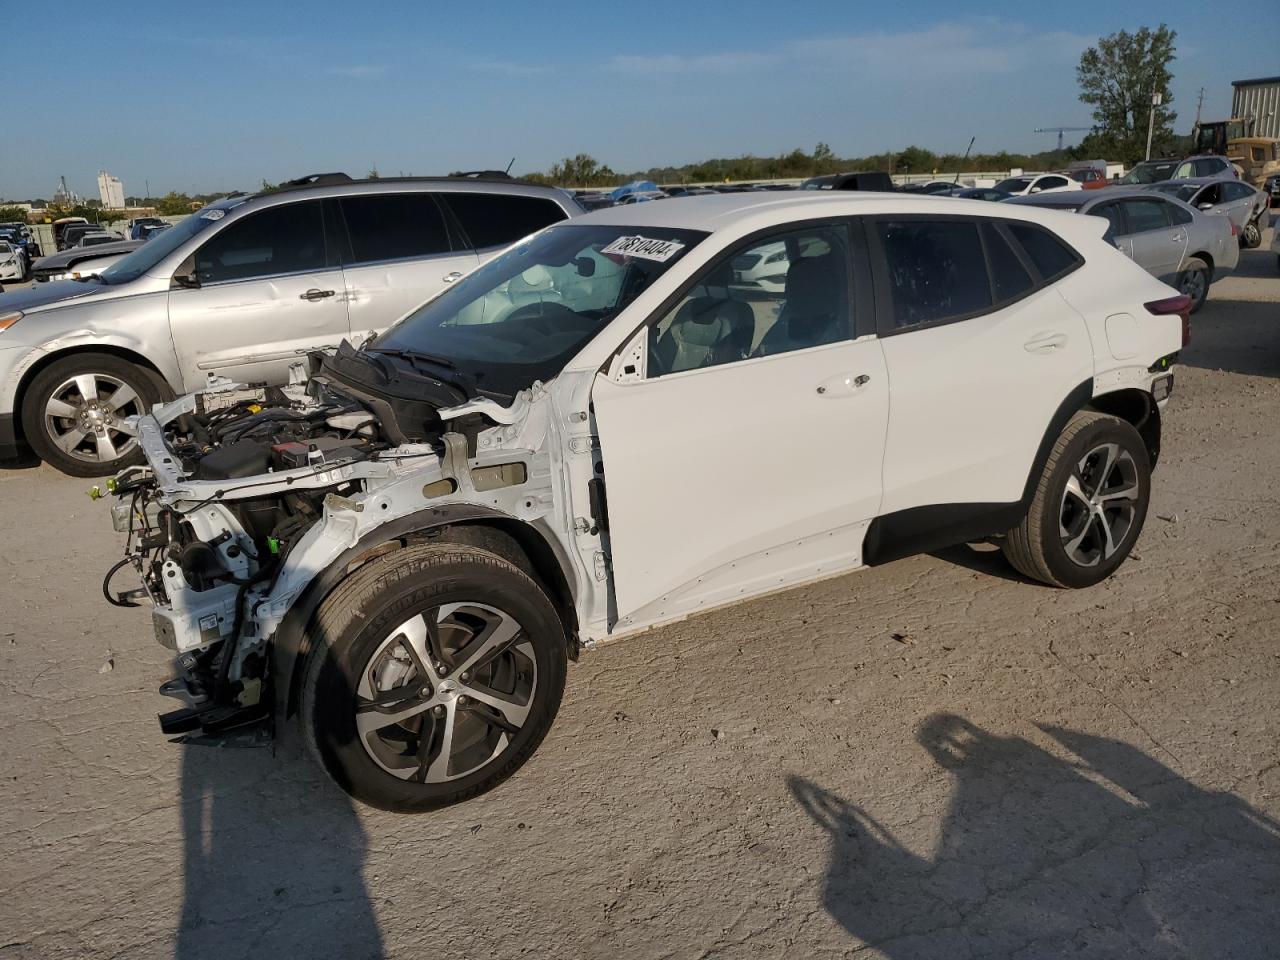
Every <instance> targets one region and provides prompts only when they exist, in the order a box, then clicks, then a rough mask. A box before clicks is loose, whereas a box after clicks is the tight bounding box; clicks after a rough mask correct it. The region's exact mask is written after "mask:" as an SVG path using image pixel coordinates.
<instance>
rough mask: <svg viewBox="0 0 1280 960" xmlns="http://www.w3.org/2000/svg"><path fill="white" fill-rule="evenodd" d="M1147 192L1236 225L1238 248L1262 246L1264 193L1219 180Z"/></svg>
mask: <svg viewBox="0 0 1280 960" xmlns="http://www.w3.org/2000/svg"><path fill="white" fill-rule="evenodd" d="M1147 189H1148V190H1152V191H1155V192H1157V193H1163V194H1166V195H1168V196H1171V197H1177V198H1178V199H1179V200H1181V201H1182V202H1183V203H1187V204H1190V205H1191V206H1193V207H1195V208H1196V209H1197V210H1200V211H1203V212H1204V213H1212V214H1221V215H1222V216H1225V217H1227V218H1228V219H1229V220H1230V221H1231V222H1232V223H1234V224H1235V225H1236V230H1237V232H1238V233H1239V235H1240V246H1242V247H1245V248H1247V249H1250V250H1252V249H1253V248H1254V247H1256V246H1258V245H1259V244H1260V243H1262V221H1261V218H1262V215H1263V213H1265V212H1266V211H1267V209H1268V208H1269V207H1270V205H1271V204H1270V200H1269V198H1268V197H1267V195H1266V194H1265V193H1263V192H1262V191H1261V190H1258V189H1256V188H1254V187H1252V186H1250V185H1249V184H1247V183H1245V182H1244V181H1243V180H1224V179H1222V178H1220V177H1215V178H1197V179H1188V180H1165V181H1163V182H1161V183H1153V184H1152V185H1151V186H1149V187H1147Z"/></svg>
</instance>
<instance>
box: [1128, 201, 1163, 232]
mask: <svg viewBox="0 0 1280 960" xmlns="http://www.w3.org/2000/svg"><path fill="white" fill-rule="evenodd" d="M1167 209H1168V204H1165V203H1162V202H1161V201H1159V200H1126V201H1125V203H1124V212H1125V216H1126V217H1128V219H1129V232H1130V233H1147V232H1148V231H1151V230H1163V229H1164V228H1166V227H1167V226H1169V215H1168V214H1167V213H1166V212H1165V211H1166V210H1167Z"/></svg>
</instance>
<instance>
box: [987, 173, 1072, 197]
mask: <svg viewBox="0 0 1280 960" xmlns="http://www.w3.org/2000/svg"><path fill="white" fill-rule="evenodd" d="M995 189H997V190H1003V191H1004V192H1005V193H1007V194H1009V195H1010V196H1013V197H1027V196H1030V195H1031V194H1033V193H1058V192H1059V191H1062V190H1083V189H1084V188H1083V187H1082V186H1080V182H1079V181H1078V180H1072V179H1071V178H1070V177H1068V176H1066V175H1064V174H1061V173H1041V174H1032V173H1028V174H1025V175H1022V176H1017V177H1008V178H1006V179H1004V180H1001V181H1000V182H999V183H997V184H996V186H995Z"/></svg>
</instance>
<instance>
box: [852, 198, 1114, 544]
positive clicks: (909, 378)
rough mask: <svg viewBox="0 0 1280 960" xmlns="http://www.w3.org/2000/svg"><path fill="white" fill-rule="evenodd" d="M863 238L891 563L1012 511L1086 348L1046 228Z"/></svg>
mask: <svg viewBox="0 0 1280 960" xmlns="http://www.w3.org/2000/svg"><path fill="white" fill-rule="evenodd" d="M870 234H871V241H872V248H871V249H872V265H873V268H874V270H875V271H876V274H875V275H876V281H877V282H876V288H877V294H878V295H879V294H881V292H883V294H884V299H883V301H878V304H877V318H878V322H879V323H880V335H881V342H882V344H883V346H884V354H885V361H886V364H887V365H888V372H889V391H890V397H891V404H890V410H889V431H888V439H887V441H886V445H885V457H884V502H883V505H882V507H881V514H882V516H881V518H880V519H879V520H878V521H877V537H878V539H879V541H880V542H879V547H878V549H879V551H880V552H881V554H882V558H891V557H893V556H901V555H904V554H906V553H910V552H914V551H916V550H919V549H929V548H931V547H932V546H934V545H937V544H941V543H946V542H948V541H949V542H951V543H954V542H957V541H958V540H959V539H963V538H964V537H966V536H971V535H978V534H981V533H990V532H992V530H991V529H989V528H988V525H990V524H995V525H997V526H999V525H1000V524H1001V523H1002V522H1003V521H1002V518H1004V517H1005V515H1006V514H1008V515H1010V516H1012V514H1011V513H1010V505H1015V504H1017V502H1018V501H1020V500H1021V498H1022V496H1023V493H1024V488H1025V485H1026V483H1027V478H1028V476H1029V474H1030V471H1031V468H1032V465H1033V463H1034V461H1035V456H1036V453H1037V450H1038V449H1039V447H1040V443H1041V440H1042V439H1043V437H1044V435H1045V431H1046V429H1048V427H1049V425H1050V424H1051V423H1053V422H1054V417H1055V414H1056V413H1057V411H1058V408H1059V406H1060V405H1061V404H1062V402H1063V401H1064V399H1066V398H1067V396H1068V395H1070V394H1071V392H1072V391H1073V390H1074V389H1076V388H1078V387H1079V386H1080V385H1081V384H1082V383H1085V382H1087V381H1089V380H1091V378H1092V377H1093V350H1092V346H1091V344H1090V340H1089V335H1088V331H1087V330H1086V329H1085V324H1084V320H1083V319H1082V318H1081V317H1080V315H1079V314H1077V313H1076V312H1075V311H1074V310H1072V309H1071V308H1070V307H1068V306H1067V304H1066V303H1065V301H1064V300H1063V299H1062V297H1061V295H1060V294H1059V293H1058V291H1057V289H1056V288H1055V286H1054V285H1053V284H1054V282H1055V281H1056V280H1057V279H1060V278H1061V277H1063V276H1065V275H1066V274H1067V273H1069V272H1071V271H1072V270H1074V269H1076V268H1077V267H1078V266H1079V265H1080V263H1081V262H1082V261H1081V260H1080V258H1079V256H1078V255H1077V254H1075V252H1074V251H1072V250H1071V249H1070V248H1069V247H1067V246H1066V245H1064V244H1063V243H1061V242H1060V241H1059V240H1058V239H1057V238H1056V237H1055V236H1054V235H1053V234H1052V233H1050V232H1049V231H1048V230H1045V229H1043V228H1041V227H1039V226H1037V225H1033V224H1026V223H1021V222H1019V221H1003V220H996V219H990V220H988V219H984V218H973V217H939V216H936V215H930V216H927V217H926V216H918V217H910V216H898V217H883V218H875V219H874V220H873V221H872V229H871V231H870ZM1014 521H1016V516H1013V517H1012V519H1010V520H1009V524H1008V526H1011V525H1012V523H1013V522H1014ZM1005 529H1007V526H1006V527H1005ZM971 530H972V531H973V533H970V531H971Z"/></svg>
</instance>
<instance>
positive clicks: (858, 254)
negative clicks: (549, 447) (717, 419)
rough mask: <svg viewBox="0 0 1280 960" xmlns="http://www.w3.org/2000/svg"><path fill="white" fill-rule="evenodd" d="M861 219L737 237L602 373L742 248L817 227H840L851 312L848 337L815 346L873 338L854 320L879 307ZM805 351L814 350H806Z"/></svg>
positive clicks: (779, 226) (625, 341) (815, 221)
mask: <svg viewBox="0 0 1280 960" xmlns="http://www.w3.org/2000/svg"><path fill="white" fill-rule="evenodd" d="M862 219H863V218H861V217H849V216H840V217H815V218H812V219H808V220H794V221H791V222H790V223H775V224H773V225H771V226H768V227H763V228H761V229H759V230H756V231H753V232H752V233H749V234H747V235H746V236H743V237H739V238H738V239H737V240H735V241H734V242H733V244H732V246H729V247H725V248H723V249H721V250H720V252H719V253H717V254H715V255H714V256H713V257H712V258H711V259H710V260H708V261H706V262H705V263H703V264H702V265H701V266H700V267H698V268H697V269H696V270H695V272H694V273H693V275H692V276H691V277H689V279H687V280H685V281H684V282H683V283H682V284H680V286H679V287H677V288H676V291H675V293H673V294H671V295H670V296H669V297H667V298H666V299H665V300H663V301H662V303H660V304H658V306H657V307H656V308H655V309H654V310H653V311H652V312H650V314H649V315H648V316H647V317H646V318H645V319H644V322H643V323H641V324H639V325H638V326H637V327H636V328H635V329H634V330H632V331H631V332H630V333H628V334H627V335H626V336H625V337H623V338H622V341H621V342H620V343H619V344H618V347H617V349H615V350H614V351H613V352H612V353H610V354H609V356H608V358H607V359H606V360H605V362H604V363H603V364H602V365H601V367H600V370H601V372H602V373H603V372H607V371H608V369H609V367H610V365H611V364H612V363H613V359H614V357H616V356H617V355H618V354H620V353H622V351H624V350H625V349H626V348H627V347H628V346H629V345H630V344H631V343H632V341H633V340H635V337H636V334H638V333H639V332H640V331H641V330H642V329H647V328H649V327H653V326H656V325H657V324H658V323H659V322H661V321H662V319H663V318H665V317H666V316H667V315H668V314H669V313H671V311H672V310H674V309H676V307H678V306H679V305H680V303H681V301H683V300H684V299H685V297H687V296H688V295H689V292H690V291H691V290H693V289H694V288H695V287H698V286H700V285H701V282H702V278H703V277H705V276H706V275H707V274H708V273H711V272H712V271H713V270H716V269H718V268H719V267H720V266H721V265H722V264H724V263H726V262H727V261H729V260H731V259H732V258H733V257H735V256H737V255H738V254H739V253H740V252H741V251H742V250H743V249H744V248H747V247H750V246H752V245H753V244H758V243H759V242H760V241H761V240H763V239H765V238H767V237H772V236H776V235H778V234H786V233H795V232H797V231H801V230H809V229H816V228H819V227H843V228H844V232H845V250H846V255H845V266H846V267H847V268H848V269H847V270H846V276H847V278H848V284H849V289H848V290H847V291H846V295H845V296H846V302H847V303H848V304H849V305H850V307H851V310H850V314H849V325H848V327H847V329H846V333H847V334H848V336H847V337H846V338H845V339H843V340H836V341H834V342H833V343H827V344H819V345H818V346H824V347H831V346H835V345H836V344H838V343H853V342H855V341H857V340H860V339H862V338H863V337H868V336H877V335H878V332H877V330H876V329H875V328H876V326H877V324H871V325H870V326H871V329H868V330H863V331H859V329H858V321H857V318H858V317H859V316H866V317H873V316H875V315H876V308H877V307H878V306H879V302H878V300H877V299H876V298H875V293H874V291H875V282H874V277H873V276H872V270H871V264H870V255H869V250H868V248H867V231H866V229H865V227H864V226H863V224H862V222H861V221H862ZM709 236H714V234H710V235H709ZM645 342H646V347H645V349H646V350H648V346H647V343H648V338H647V337H646V340H645ZM805 349H816V348H815V347H807V348H805ZM799 352H800V351H798V350H788V351H786V352H785V353H774V354H770V355H769V356H772V357H781V356H785V355H786V353H799ZM767 359H769V357H747V358H746V359H744V360H737V361H734V362H733V363H721V364H717V365H716V366H712V367H705V368H698V370H699V371H701V370H715V369H717V368H718V367H727V366H736V365H737V364H739V363H746V362H747V361H749V360H767ZM691 372H694V371H690V370H680V371H677V372H676V373H666V374H660V375H658V376H649V375H648V374H647V373H646V375H645V379H644V382H646V383H648V382H649V381H651V380H661V379H663V378H664V377H670V376H676V375H678V374H681V373H691Z"/></svg>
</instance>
